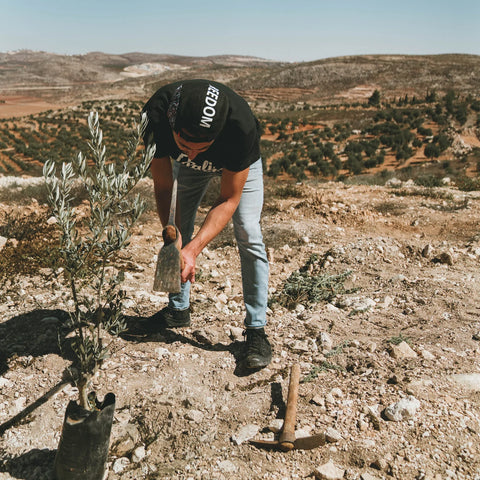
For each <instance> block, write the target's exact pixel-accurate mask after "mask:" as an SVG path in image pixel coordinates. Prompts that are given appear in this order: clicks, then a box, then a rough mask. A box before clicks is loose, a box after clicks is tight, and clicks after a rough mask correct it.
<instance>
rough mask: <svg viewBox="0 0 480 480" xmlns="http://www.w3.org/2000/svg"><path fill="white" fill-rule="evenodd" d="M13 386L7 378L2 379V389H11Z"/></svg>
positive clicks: (0, 382)
mask: <svg viewBox="0 0 480 480" xmlns="http://www.w3.org/2000/svg"><path fill="white" fill-rule="evenodd" d="M12 385H13V383H12V382H11V381H10V380H8V379H7V378H4V377H0V388H3V387H7V388H8V387H11V386H12Z"/></svg>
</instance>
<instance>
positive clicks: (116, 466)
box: [112, 457, 130, 473]
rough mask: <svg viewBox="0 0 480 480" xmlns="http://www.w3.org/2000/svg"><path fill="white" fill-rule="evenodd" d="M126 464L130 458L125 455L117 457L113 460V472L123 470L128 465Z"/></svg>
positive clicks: (128, 463)
mask: <svg viewBox="0 0 480 480" xmlns="http://www.w3.org/2000/svg"><path fill="white" fill-rule="evenodd" d="M128 465H130V460H129V459H128V458H127V457H120V458H117V459H116V460H115V461H114V462H113V466H112V470H113V473H121V472H123V471H124V470H125V469H126V468H127V467H128Z"/></svg>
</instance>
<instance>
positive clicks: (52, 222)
mask: <svg viewBox="0 0 480 480" xmlns="http://www.w3.org/2000/svg"><path fill="white" fill-rule="evenodd" d="M56 223H57V219H56V218H55V217H53V216H52V217H50V218H49V219H48V220H47V224H48V225H55V224H56Z"/></svg>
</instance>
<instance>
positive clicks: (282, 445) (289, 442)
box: [250, 364, 326, 452]
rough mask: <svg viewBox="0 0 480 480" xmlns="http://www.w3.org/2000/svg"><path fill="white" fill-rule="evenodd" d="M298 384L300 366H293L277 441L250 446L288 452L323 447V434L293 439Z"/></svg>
mask: <svg viewBox="0 0 480 480" xmlns="http://www.w3.org/2000/svg"><path fill="white" fill-rule="evenodd" d="M299 383H300V366H299V365H297V364H295V365H293V366H292V368H291V371H290V383H289V385H288V397H287V410H286V413H285V420H284V422H283V427H282V430H281V432H280V436H279V437H278V440H250V443H251V444H252V445H255V446H256V447H260V448H270V449H279V450H282V451H284V452H288V451H290V450H293V449H298V450H311V449H312V448H316V447H319V446H320V445H325V442H326V441H325V435H324V434H323V433H321V434H318V435H312V436H310V437H300V438H295V422H296V417H297V400H298V386H299Z"/></svg>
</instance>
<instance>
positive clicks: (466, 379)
mask: <svg viewBox="0 0 480 480" xmlns="http://www.w3.org/2000/svg"><path fill="white" fill-rule="evenodd" d="M451 378H452V380H453V381H454V382H455V383H457V384H458V385H461V386H463V387H465V388H467V389H469V390H472V391H476V392H478V391H480V373H459V374H456V375H452V377H451Z"/></svg>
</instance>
